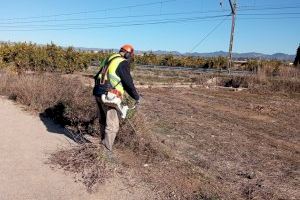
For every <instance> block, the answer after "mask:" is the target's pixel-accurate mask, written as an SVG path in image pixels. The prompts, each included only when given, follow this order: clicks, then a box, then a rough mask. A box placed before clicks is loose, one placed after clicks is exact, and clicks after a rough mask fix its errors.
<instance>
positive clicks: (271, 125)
mask: <svg viewBox="0 0 300 200" xmlns="http://www.w3.org/2000/svg"><path fill="white" fill-rule="evenodd" d="M279 72H280V71H279ZM280 73H281V75H280V76H278V77H273V78H272V79H271V78H270V77H268V76H266V78H265V79H259V78H258V77H256V76H255V77H251V76H249V77H234V76H233V77H229V78H227V79H225V78H226V77H224V81H223V82H220V84H229V85H230V84H231V86H233V85H234V84H236V85H238V87H240V86H243V87H248V88H249V89H251V91H252V93H244V92H241V93H229V92H222V91H220V92H218V91H209V90H198V89H192V90H190V89H185V90H182V89H157V90H155V89H154V90H152V89H150V90H143V91H142V92H143V94H144V95H145V101H144V103H143V104H142V105H143V106H142V107H141V108H140V109H138V112H137V113H134V114H132V117H131V118H130V119H129V121H123V122H122V126H121V130H120V132H119V134H118V136H117V140H116V147H117V149H116V152H117V153H120V154H121V155H122V156H121V161H122V163H123V164H124V163H125V164H124V166H126V167H128V168H131V169H134V170H135V172H136V175H137V176H141V177H142V179H143V180H144V181H146V182H147V183H149V184H150V186H153V190H154V191H155V192H157V193H162V194H161V197H162V199H209V200H213V199H259V198H262V199H279V197H283V196H284V195H285V194H282V192H281V191H286V195H287V196H293V195H294V194H293V193H292V192H294V191H295V188H296V187H295V183H294V181H295V180H294V178H293V177H294V176H295V175H296V173H297V172H296V170H297V169H296V167H295V166H296V161H295V159H293V158H292V156H291V155H295V156H297V157H299V151H298V150H296V149H295V146H296V141H298V139H299V138H298V136H297V135H296V133H295V130H299V129H298V125H297V123H296V121H297V120H296V119H297V118H296V115H297V113H299V106H298V102H299V101H298V99H297V98H289V97H288V95H286V94H284V95H281V94H280V93H278V94H276V95H279V96H276V95H275V96H272V95H270V93H272V92H273V91H279V92H287V93H293V92H299V76H298V75H299V74H298V71H293V70H287V71H281V72H280ZM169 75H170V76H173V75H174V74H173V75H172V74H167V73H166V74H164V76H169ZM149 76H152V75H149ZM289 76H293V77H294V78H293V79H289V78H288V77H289ZM186 78H187V79H189V75H188V74H186ZM196 78H197V77H196ZM206 78H207V77H205V79H206ZM201 79H202V78H201V77H200V75H199V79H197V80H201ZM203 80H204V79H203ZM222 80H223V79H221V81H222ZM228 81H229V83H228ZM230 81H231V82H230ZM297 81H298V82H297ZM295 83H296V84H295ZM256 87H257V88H256ZM57 88H59V91H57ZM255 89H257V91H255ZM262 91H267V93H268V94H264V95H258V94H257V92H260V93H261V92H262ZM0 93H1V94H3V95H7V96H10V97H11V98H12V99H14V100H16V101H18V102H20V103H23V104H25V105H28V106H29V107H30V108H32V109H35V110H37V111H39V112H42V113H43V114H44V115H46V116H50V117H51V118H53V119H55V120H56V121H58V122H59V123H61V124H62V125H65V126H68V127H69V128H70V129H71V130H73V132H74V133H76V134H86V133H88V134H96V135H97V134H98V133H97V130H99V127H97V125H98V123H97V121H96V118H95V117H96V116H95V112H96V107H95V102H94V100H93V97H92V95H91V88H88V87H84V86H83V85H82V83H81V82H80V81H79V80H78V79H76V78H62V77H61V76H60V75H51V74H48V75H47V74H44V75H27V76H25V75H21V76H16V75H13V74H7V73H6V74H5V73H4V74H3V73H2V75H1V78H0ZM295 95H296V94H295ZM233 96H234V98H233ZM31 97H32V98H33V99H35V100H34V101H32V99H31ZM154 105H155V106H154ZM295 108H296V111H295ZM129 122H130V123H129ZM101 152H102V151H101V149H99V147H98V146H95V145H81V146H79V147H78V148H75V149H71V150H64V151H60V152H57V153H56V154H55V155H54V156H53V157H52V158H51V162H52V163H56V164H58V166H60V167H62V168H63V169H65V170H67V171H70V172H72V173H76V174H77V177H79V178H78V179H79V180H81V181H83V182H84V183H85V184H86V186H87V188H89V189H90V190H94V189H95V187H96V185H97V183H101V182H103V181H104V180H105V179H106V178H108V177H109V176H110V175H111V168H110V166H109V165H107V162H106V159H105V158H104V157H103V156H102V155H103V154H102V153H101ZM170 152H172V153H170ZM91 163H96V165H97V166H93V165H91ZM145 163H146V164H149V166H148V167H141V166H143V165H144V164H145ZM101 170H104V172H105V173H104V174H99V171H101ZM253 172H254V175H253ZM276 180H277V181H276ZM280 192H281V193H280Z"/></svg>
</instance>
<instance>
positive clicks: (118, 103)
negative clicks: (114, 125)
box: [101, 92, 135, 119]
mask: <svg viewBox="0 0 300 200" xmlns="http://www.w3.org/2000/svg"><path fill="white" fill-rule="evenodd" d="M101 100H102V102H103V103H104V104H106V105H108V106H111V107H114V108H116V109H117V111H118V112H120V114H121V117H122V118H123V119H125V118H126V115H127V112H128V110H133V109H135V106H133V107H131V108H129V107H128V106H124V105H122V100H121V98H119V97H118V96H117V95H116V94H114V93H112V92H107V93H106V94H103V95H101Z"/></svg>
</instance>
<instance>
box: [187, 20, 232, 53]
mask: <svg viewBox="0 0 300 200" xmlns="http://www.w3.org/2000/svg"><path fill="white" fill-rule="evenodd" d="M228 16H230V15H227V17H228ZM225 20H226V18H224V19H223V20H222V21H220V22H219V23H218V24H217V25H216V26H214V27H213V29H211V30H210V31H209V32H208V33H207V34H206V35H205V36H204V37H203V38H202V39H201V40H200V41H199V42H198V43H197V44H196V45H195V46H194V47H193V48H192V49H191V50H190V53H192V52H193V51H194V50H195V49H196V48H197V47H198V46H199V45H200V44H202V42H204V40H206V38H208V37H209V36H210V35H211V34H212V33H213V32H214V31H215V30H216V29H217V28H219V26H221V25H222V24H223V23H224V21H225Z"/></svg>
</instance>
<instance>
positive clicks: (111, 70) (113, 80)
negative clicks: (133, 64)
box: [98, 54, 125, 95]
mask: <svg viewBox="0 0 300 200" xmlns="http://www.w3.org/2000/svg"><path fill="white" fill-rule="evenodd" d="M124 60H125V58H123V57H121V55H120V54H113V55H111V56H110V57H109V58H108V60H107V62H110V61H111V62H110V64H109V66H108V72H107V75H108V77H105V80H107V78H108V80H109V82H110V84H111V85H112V87H113V88H115V89H116V90H118V91H119V92H120V93H121V94H122V95H123V94H124V88H123V85H122V83H121V78H120V77H119V76H118V75H117V73H116V71H117V68H118V66H119V64H120V63H121V62H123V61H124ZM98 78H100V79H101V74H100V75H99V77H98Z"/></svg>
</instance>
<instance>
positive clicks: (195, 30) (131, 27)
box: [0, 0, 300, 54]
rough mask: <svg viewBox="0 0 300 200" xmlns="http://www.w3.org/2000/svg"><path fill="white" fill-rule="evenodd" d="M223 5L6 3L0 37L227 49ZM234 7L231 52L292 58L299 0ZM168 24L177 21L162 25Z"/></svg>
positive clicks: (0, 11)
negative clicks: (281, 55)
mask: <svg viewBox="0 0 300 200" xmlns="http://www.w3.org/2000/svg"><path fill="white" fill-rule="evenodd" d="M222 2H223V6H222V7H221V6H220V0H147V1H138V0H110V1H99V0H98V1H97V0H85V1H75V0H73V1H71V0H64V1H63V0H51V1H48V0H43V1H40V0H27V1H24V0H23V1H21V0H14V1H5V2H2V3H1V8H0V40H2V41H8V40H9V41H32V42H35V43H39V44H46V43H50V42H51V41H53V42H54V43H56V44H59V45H63V46H76V47H79V46H80V47H97V48H119V47H120V45H122V44H124V43H131V44H133V45H134V46H135V48H136V49H139V50H174V51H179V52H190V51H191V50H192V49H193V48H194V47H195V45H196V44H197V43H199V42H200V41H202V40H203V38H206V39H205V40H203V41H202V42H201V44H199V46H197V48H195V49H194V51H197V52H212V51H219V50H223V51H227V50H228V43H229V35H230V26H231V18H230V17H229V16H223V15H227V14H229V13H230V11H229V10H230V6H229V4H228V1H227V0H223V1H222ZM237 3H238V11H237V13H238V16H237V22H236V33H235V41H234V48H233V51H234V52H240V53H242V52H253V51H255V52H261V53H268V54H271V53H276V52H283V53H288V54H295V52H296V48H297V46H298V44H299V43H300V26H299V24H300V2H299V0H285V1H279V0H237ZM145 4H147V5H145ZM116 8H118V9H116ZM170 21H172V22H176V23H165V22H170ZM147 23H148V24H147ZM149 23H152V24H149ZM220 23H221V24H220ZM136 24H138V25H136ZM141 24H143V25H141ZM218 24H219V25H218ZM54 29H55V30H54ZM213 29H214V31H212V30H213ZM208 33H210V34H208ZM206 36H207V37H206Z"/></svg>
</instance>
